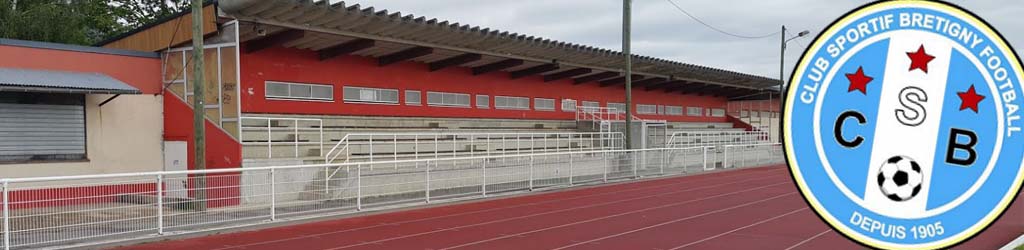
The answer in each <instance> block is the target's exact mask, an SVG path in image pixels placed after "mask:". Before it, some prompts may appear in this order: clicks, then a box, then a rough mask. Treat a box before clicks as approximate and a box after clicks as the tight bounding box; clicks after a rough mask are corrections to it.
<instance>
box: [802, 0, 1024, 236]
mask: <svg viewBox="0 0 1024 250" xmlns="http://www.w3.org/2000/svg"><path fill="white" fill-rule="evenodd" d="M1022 75H1024V71H1022V69H1021V63H1020V60H1019V59H1018V58H1017V56H1016V54H1015V53H1014V51H1013V49H1012V48H1011V47H1010V46H1009V44H1008V43H1007V42H1006V41H1004V40H1003V38H1002V36H1000V35H999V34H998V32H996V31H995V29H993V28H992V27H990V26H989V25H988V24H987V23H985V22H984V21H982V20H981V19H980V18H979V17H977V16H975V15H974V14H972V13H970V12H968V11H966V10H964V9H961V8H959V7H957V6H954V5H951V4H947V3H941V2H932V1H914V0H907V1H883V2H875V3H872V4H868V5H865V6H862V7H860V8H858V9H856V10H854V11H851V12H850V13H848V14H846V15H844V16H843V17H841V18H840V19H839V20H837V21H835V22H834V23H832V24H831V25H830V26H829V27H827V28H826V29H825V30H824V31H823V32H822V33H821V34H820V35H819V36H818V38H816V39H815V41H814V43H813V44H812V45H811V46H810V47H808V50H807V51H806V52H805V53H804V54H803V57H802V58H801V60H800V62H799V63H798V65H797V67H796V69H795V70H794V72H793V77H792V78H791V80H790V85H789V86H790V87H788V89H787V91H786V102H785V108H784V117H783V123H784V124H783V134H784V137H785V139H784V142H785V149H786V158H787V162H788V163H789V166H790V171H791V173H792V175H793V179H794V181H795V182H796V183H797V186H798V187H799V189H800V191H801V193H802V194H803V196H804V198H805V199H806V200H807V202H808V204H810V206H811V207H812V208H813V209H814V210H815V212H816V213H817V214H818V215H819V216H820V217H821V218H822V219H823V220H825V221H826V222H827V223H828V224H829V225H830V226H832V227H833V228H834V229H835V230H836V231H838V232H840V233H841V234H843V235H845V236H846V237H848V238H850V239H852V240H855V241H857V242H859V243H861V244H864V245H867V246H870V247H876V248H904V249H905V248H924V249H933V248H944V247H949V246H952V245H955V244H958V243H960V242H962V241H964V240H967V239H969V238H970V237H973V236H974V235H976V234H978V233H980V232H981V231H982V230H983V229H985V228H986V227H988V226H989V225H990V224H992V223H993V222H994V221H995V220H996V219H997V218H998V217H999V216H1000V215H1002V213H1003V212H1004V211H1005V210H1006V209H1007V208H1008V207H1009V205H1010V203H1011V202H1012V201H1013V199H1014V198H1015V197H1016V195H1017V192H1018V191H1019V189H1020V186H1021V181H1022V177H1024V175H1022V171H1021V170H1022V167H1024V166H1022V164H1021V163H1022V158H1024V157H1022V155H1024V131H1022V130H1021V128H1022V126H1024V120H1021V112H1022V111H1021V110H1020V107H1021V105H1022V104H1024V94H1022V92H1021V91H1022V90H1024V87H1022V85H1021V83H1022V82H1024V78H1022Z"/></svg>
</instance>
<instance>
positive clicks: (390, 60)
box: [377, 46, 434, 67]
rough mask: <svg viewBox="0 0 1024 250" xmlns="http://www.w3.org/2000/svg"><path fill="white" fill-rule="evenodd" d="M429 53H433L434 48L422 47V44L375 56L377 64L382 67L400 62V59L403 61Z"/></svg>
mask: <svg viewBox="0 0 1024 250" xmlns="http://www.w3.org/2000/svg"><path fill="white" fill-rule="evenodd" d="M430 53H434V48H431V47H423V46H416V47H412V48H408V49H404V50H402V51H398V52H395V53H391V54H387V55H384V56H381V57H380V58H377V65H378V66H382V67H383V66H388V65H391V64H394V63H397V62H401V61H405V60H409V59H413V58H417V57H421V56H425V55H429V54H430Z"/></svg>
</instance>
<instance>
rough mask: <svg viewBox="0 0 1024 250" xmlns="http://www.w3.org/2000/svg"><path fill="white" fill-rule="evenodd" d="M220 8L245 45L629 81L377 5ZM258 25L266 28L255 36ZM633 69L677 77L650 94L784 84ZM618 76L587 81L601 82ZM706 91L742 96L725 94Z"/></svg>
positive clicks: (552, 46)
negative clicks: (407, 54) (421, 50)
mask: <svg viewBox="0 0 1024 250" xmlns="http://www.w3.org/2000/svg"><path fill="white" fill-rule="evenodd" d="M218 3H219V7H220V12H219V14H220V15H221V16H225V17H229V18H235V19H238V20H240V21H243V22H242V24H243V25H246V26H248V27H242V28H240V29H239V30H240V32H241V33H240V34H239V36H240V38H241V41H242V42H245V41H253V40H256V41H257V42H259V40H267V38H279V37H281V36H277V37H275V34H288V36H287V37H290V38H291V39H288V40H281V41H278V42H279V43H280V44H279V45H281V46H285V47H290V48H298V49H306V50H314V51H320V52H321V53H323V52H324V51H325V50H329V49H331V48H332V47H336V46H343V45H345V44H346V42H351V41H353V40H358V39H364V40H373V41H376V44H372V43H371V44H370V46H366V47H361V48H358V49H357V50H353V51H346V52H347V53H350V54H352V55H358V56H369V57H376V58H380V57H382V56H386V55H389V54H391V53H396V52H399V51H403V50H408V49H412V48H416V47H430V48H433V51H432V53H427V54H426V55H422V56H418V57H413V58H406V59H408V60H412V61H417V62H423V63H428V64H430V63H436V62H440V61H443V60H444V59H448V58H454V57H458V56H464V57H468V56H470V55H482V57H481V58H480V59H475V58H474V59H475V60H467V61H466V62H465V63H464V64H460V65H459V66H463V67H470V68H474V67H481V66H485V65H489V64H494V63H499V62H503V61H507V60H510V59H514V60H521V61H523V63H522V64H518V65H514V66H511V67H506V68H500V69H497V70H500V71H505V72H515V71H523V70H526V69H531V68H536V67H540V66H542V65H549V64H550V65H556V66H560V67H559V68H558V70H556V71H551V72H548V74H549V75H557V74H559V73H561V72H565V71H571V70H575V69H591V70H593V72H594V74H589V75H584V76H582V77H578V78H575V79H577V81H576V82H577V83H578V84H582V83H584V82H580V81H579V79H580V78H587V77H588V76H594V75H598V74H602V73H600V72H602V71H603V72H605V73H612V72H617V73H619V74H617V75H616V76H617V77H621V71H622V69H621V68H622V65H624V64H625V63H624V61H625V59H624V57H623V55H622V53H621V52H618V51H612V50H607V49H601V48H595V47H590V46H585V45H579V44H572V43H565V42H559V41H553V40H549V39H544V38H539V37H533V36H527V35H522V34H516V33H509V32H505V31H499V30H492V29H489V28H480V27H477V26H472V27H471V26H469V25H460V24H458V23H449V22H448V21H439V20H437V19H428V18H427V17H422V16H420V17H415V16H413V15H404V16H403V15H402V14H401V13H400V12H394V13H390V12H388V11H387V10H380V11H376V10H374V8H373V7H367V8H361V7H360V5H358V4H356V5H352V6H346V5H345V3H344V2H338V3H335V4H329V3H328V1H326V0H323V1H310V0H220V1H219V2H218ZM256 26H258V27H256ZM257 28H259V29H261V30H262V31H260V32H257V31H255V30H256V29H257ZM294 30H302V31H303V32H306V33H307V34H305V35H296V34H291V33H293V32H294ZM268 34H269V35H268ZM322 55H323V54H322ZM456 63H459V62H456ZM633 68H634V74H635V76H641V77H644V78H646V79H650V78H661V79H669V80H670V81H668V82H667V83H669V84H661V85H657V86H655V87H654V88H644V89H643V90H647V91H651V90H654V89H658V88H661V87H665V88H672V87H676V86H687V85H692V84H697V83H700V84H711V85H718V86H723V87H731V88H729V89H737V90H744V93H746V94H749V93H750V92H754V91H756V92H762V91H764V92H776V91H777V90H773V89H769V87H772V86H777V85H778V82H779V81H778V80H776V79H771V78H767V77H762V76H755V75H750V74H744V73H739V72H733V71H728V70H722V69H715V68H710V67H704V66H698V65H692V64H686V63H680V62H675V61H670V60H665V59H659V58H653V57H647V56H636V55H634V58H633ZM577 72H579V71H577ZM541 73H544V72H541ZM541 73H537V74H541ZM517 76H519V77H521V75H517ZM605 76H606V75H605ZM635 76H634V77H635ZM590 78H594V77H590ZM611 78H613V77H606V78H601V79H593V80H588V81H586V82H589V83H595V82H597V81H599V80H606V79H611ZM705 94H713V95H721V96H729V97H734V95H732V94H726V93H721V92H715V93H705Z"/></svg>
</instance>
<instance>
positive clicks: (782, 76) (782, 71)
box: [779, 25, 811, 142]
mask: <svg viewBox="0 0 1024 250" xmlns="http://www.w3.org/2000/svg"><path fill="white" fill-rule="evenodd" d="M810 33H811V32H810V31H807V30H804V31H800V33H797V34H796V36H794V37H791V38H789V39H786V26H785V25H783V26H782V33H780V34H781V35H779V36H780V37H782V50H781V51H780V54H781V56H779V112H780V113H781V112H782V107H783V105H786V87H785V84H786V43H789V41H793V39H797V38H801V37H804V36H807V35H808V34H810ZM779 130H782V117H781V116H780V117H779ZM779 142H782V133H779Z"/></svg>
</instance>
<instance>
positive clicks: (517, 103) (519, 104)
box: [494, 96, 554, 110]
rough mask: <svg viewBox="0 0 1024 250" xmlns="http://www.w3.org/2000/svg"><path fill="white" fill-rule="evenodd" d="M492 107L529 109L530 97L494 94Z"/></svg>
mask: <svg viewBox="0 0 1024 250" xmlns="http://www.w3.org/2000/svg"><path fill="white" fill-rule="evenodd" d="M552 105H554V104H552ZM494 108H496V109H519V110H530V98H526V97H513V96H495V97H494Z"/></svg>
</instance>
